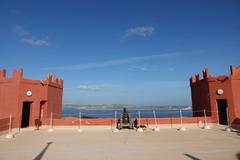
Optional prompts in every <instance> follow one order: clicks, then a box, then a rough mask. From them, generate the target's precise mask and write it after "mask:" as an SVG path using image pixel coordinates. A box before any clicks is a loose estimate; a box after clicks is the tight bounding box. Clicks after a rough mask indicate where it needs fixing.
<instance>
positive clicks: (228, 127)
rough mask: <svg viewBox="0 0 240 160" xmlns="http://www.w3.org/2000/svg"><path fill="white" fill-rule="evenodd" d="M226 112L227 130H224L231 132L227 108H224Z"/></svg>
mask: <svg viewBox="0 0 240 160" xmlns="http://www.w3.org/2000/svg"><path fill="white" fill-rule="evenodd" d="M226 112H227V125H228V126H227V128H226V129H225V130H226V131H228V132H231V131H232V129H231V126H230V119H229V111H228V107H226Z"/></svg>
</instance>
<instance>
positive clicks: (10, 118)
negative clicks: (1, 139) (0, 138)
mask: <svg viewBox="0 0 240 160" xmlns="http://www.w3.org/2000/svg"><path fill="white" fill-rule="evenodd" d="M8 125H9V126H8V134H7V135H6V138H8V139H10V138H13V134H12V113H10V115H9V124H8Z"/></svg>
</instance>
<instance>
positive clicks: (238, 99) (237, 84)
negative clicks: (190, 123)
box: [190, 66, 240, 124]
mask: <svg viewBox="0 0 240 160" xmlns="http://www.w3.org/2000/svg"><path fill="white" fill-rule="evenodd" d="M230 71H231V74H230V76H226V75H224V76H209V75H208V69H205V70H204V71H203V79H200V76H199V75H196V76H195V77H192V78H191V79H190V86H191V93H192V108H193V111H196V110H203V109H207V110H211V111H212V113H216V112H218V106H217V100H218V99H226V100H227V106H228V111H229V120H230V123H232V124H234V123H239V121H238V119H239V117H240V67H237V68H235V67H232V66H231V67H230ZM218 89H222V90H223V91H224V92H223V94H217V90H218ZM194 116H199V114H194Z"/></svg>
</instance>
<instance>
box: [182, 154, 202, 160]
mask: <svg viewBox="0 0 240 160" xmlns="http://www.w3.org/2000/svg"><path fill="white" fill-rule="evenodd" d="M184 155H185V156H186V157H188V158H190V159H192V160H200V159H199V158H197V157H194V156H193V155H190V154H187V153H184Z"/></svg>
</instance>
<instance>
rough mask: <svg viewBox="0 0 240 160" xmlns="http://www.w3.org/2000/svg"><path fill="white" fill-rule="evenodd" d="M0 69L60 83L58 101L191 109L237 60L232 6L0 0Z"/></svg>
mask: <svg viewBox="0 0 240 160" xmlns="http://www.w3.org/2000/svg"><path fill="white" fill-rule="evenodd" d="M0 55H1V58H0V68H6V69H7V70H8V76H11V71H12V69H15V68H16V69H19V68H23V69H24V76H25V77H28V78H31V79H45V76H46V74H47V73H48V72H50V73H53V74H54V75H58V76H61V77H62V78H63V79H64V103H81V104H116V103H124V104H137V105H191V94H190V87H189V78H190V76H192V75H194V74H196V73H199V72H201V71H202V70H203V69H204V68H205V67H209V71H210V74H211V75H223V74H229V66H230V65H234V66H238V65H239V61H240V2H239V1H237V0H235V1H233V0H225V1H223V0H211V1H210V0H208V1H205V0H201V1H195V0H194V1H193V0H189V1H185V0H183V1H178V0H176V1H172V0H170V1H73V0H71V1H51V2H50V1H47V0H43V1H24V0H23V1H9V0H2V1H0Z"/></svg>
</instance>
